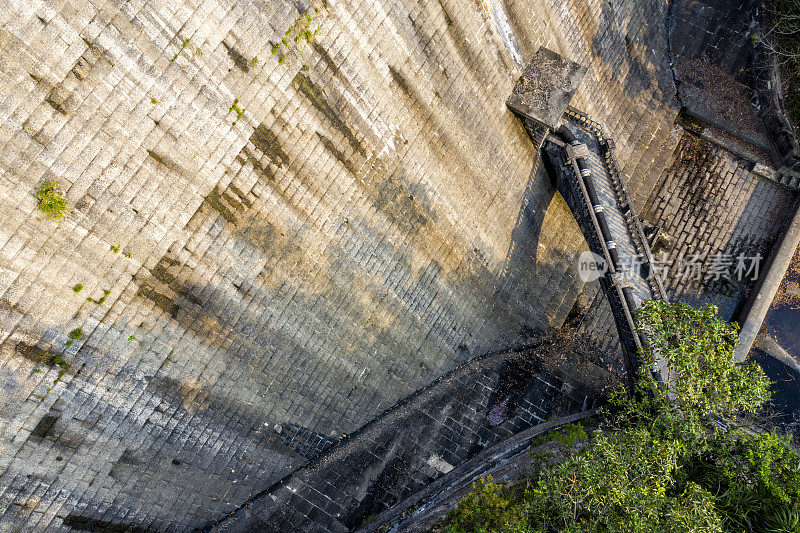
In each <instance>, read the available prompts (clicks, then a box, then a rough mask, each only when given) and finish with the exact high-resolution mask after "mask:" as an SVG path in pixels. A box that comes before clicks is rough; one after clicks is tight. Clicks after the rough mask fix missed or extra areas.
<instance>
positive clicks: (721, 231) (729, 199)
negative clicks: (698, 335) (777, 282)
mask: <svg viewBox="0 0 800 533" xmlns="http://www.w3.org/2000/svg"><path fill="white" fill-rule="evenodd" d="M752 169H753V164H752V163H750V162H748V161H745V160H743V159H742V158H740V157H738V156H736V155H734V154H732V153H730V152H728V151H727V150H725V149H724V148H721V147H720V146H718V145H716V144H714V143H711V142H709V141H707V140H705V139H703V138H701V137H699V136H697V135H695V134H693V133H690V132H686V133H685V134H684V135H683V137H682V139H681V142H680V145H679V146H678V148H677V150H676V153H675V160H674V162H673V164H672V166H671V167H670V169H669V170H668V171H667V172H666V173H665V174H664V178H663V181H662V183H660V184H659V186H658V187H657V188H656V190H655V191H654V193H653V197H652V198H651V199H650V200H649V201H648V204H647V205H646V208H645V211H644V212H643V213H642V218H643V219H646V220H649V221H650V223H651V224H652V225H654V226H660V228H661V238H660V242H661V244H660V245H656V247H655V251H656V255H657V256H660V257H661V258H662V262H661V265H660V268H662V269H665V271H666V272H667V274H666V282H665V285H666V288H667V292H668V294H669V295H670V297H671V298H672V299H674V300H677V301H683V302H686V303H689V304H692V305H695V306H697V305H702V304H705V303H712V304H715V305H717V306H718V307H719V309H720V316H721V317H722V318H723V319H725V320H732V319H735V318H736V317H737V316H738V313H739V311H740V310H741V306H742V305H743V303H744V301H745V299H746V298H747V296H748V295H749V294H750V291H752V290H753V289H754V287H755V286H756V284H755V283H754V281H753V280H752V275H753V274H755V272H753V273H752V274H750V275H745V276H743V279H742V280H741V281H740V280H739V279H738V276H737V275H736V268H737V266H738V261H737V259H736V258H737V257H738V256H739V255H742V256H745V257H756V256H757V255H759V254H760V255H761V257H762V260H761V261H760V262H759V270H760V272H759V274H760V275H763V274H764V269H765V268H766V263H767V258H768V257H769V256H770V253H771V252H772V250H773V247H774V246H775V244H776V242H777V240H778V239H779V237H780V236H781V234H782V231H783V228H784V227H785V225H786V224H787V223H788V222H789V221H790V217H789V216H788V214H790V213H794V206H795V204H796V202H797V196H796V193H795V192H794V191H791V190H789V189H787V188H784V187H782V186H781V185H778V184H777V183H775V182H773V181H772V180H769V179H766V178H763V177H761V176H759V175H757V174H755V173H753V172H752ZM715 254H718V256H719V261H716V260H715ZM725 257H727V259H725ZM681 258H683V259H684V260H685V262H684V263H681ZM693 258H696V259H697V262H695V261H694V260H693ZM728 260H731V261H732V264H729V265H727V268H723V269H721V270H720V271H719V273H715V272H714V270H713V265H714V264H715V263H716V264H717V265H719V266H726V265H724V264H723V261H724V262H727V261H728ZM752 263H753V261H751V260H748V261H747V263H746V265H745V266H746V267H747V269H748V270H749V268H750V266H751V265H752ZM691 264H695V265H696V267H692V266H690V265H691ZM687 274H688V275H687Z"/></svg>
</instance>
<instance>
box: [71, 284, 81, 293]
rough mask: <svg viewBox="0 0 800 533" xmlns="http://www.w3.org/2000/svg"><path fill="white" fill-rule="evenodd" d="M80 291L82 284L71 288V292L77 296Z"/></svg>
mask: <svg viewBox="0 0 800 533" xmlns="http://www.w3.org/2000/svg"><path fill="white" fill-rule="evenodd" d="M82 290H83V283H78V284H77V285H75V286H74V287H72V292H74V293H75V294H78V293H79V292H81V291H82Z"/></svg>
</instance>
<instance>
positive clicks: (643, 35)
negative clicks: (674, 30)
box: [590, 0, 674, 102]
mask: <svg viewBox="0 0 800 533" xmlns="http://www.w3.org/2000/svg"><path fill="white" fill-rule="evenodd" d="M643 10H644V11H643ZM637 12H638V13H637ZM666 16H667V9H666V3H665V2H620V1H619V0H607V1H604V2H602V3H601V16H600V17H598V19H599V20H600V25H599V27H598V29H597V32H596V33H595V36H594V37H593V38H592V43H591V49H590V50H591V53H593V54H594V55H595V56H596V57H598V58H600V59H601V60H602V61H603V63H604V64H605V65H606V66H607V67H608V69H609V71H610V72H612V73H619V72H624V73H625V74H624V91H625V94H626V95H628V96H629V97H630V98H636V97H638V96H640V95H642V94H643V93H644V94H646V96H647V97H648V98H652V97H653V96H654V95H653V93H654V92H655V93H656V95H655V96H656V97H657V99H658V100H660V101H662V102H671V101H672V100H673V97H674V88H673V85H672V78H671V76H670V70H669V60H668V54H667V40H666V28H665V24H663V23H662V22H661V21H663V20H666ZM621 21H622V22H621ZM620 81H622V80H620Z"/></svg>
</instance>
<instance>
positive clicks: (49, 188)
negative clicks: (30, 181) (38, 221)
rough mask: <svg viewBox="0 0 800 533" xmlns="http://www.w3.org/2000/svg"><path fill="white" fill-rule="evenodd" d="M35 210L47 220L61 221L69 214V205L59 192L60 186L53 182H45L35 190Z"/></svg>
mask: <svg viewBox="0 0 800 533" xmlns="http://www.w3.org/2000/svg"><path fill="white" fill-rule="evenodd" d="M36 200H37V206H36V207H37V208H38V209H39V211H41V212H42V213H44V214H45V216H46V217H47V218H50V219H53V220H62V219H63V218H64V217H66V216H67V213H68V212H69V203H67V198H66V197H65V196H64V193H63V192H62V191H61V186H60V185H59V184H58V183H56V182H54V181H45V182H44V183H42V184H41V185H39V188H38V189H37V190H36Z"/></svg>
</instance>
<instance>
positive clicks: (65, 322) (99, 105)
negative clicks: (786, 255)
mask: <svg viewBox="0 0 800 533" xmlns="http://www.w3.org/2000/svg"><path fill="white" fill-rule="evenodd" d="M299 6H300V9H302V10H310V13H311V14H313V10H314V9H319V13H318V14H314V15H313V17H312V19H313V22H311V23H310V28H311V29H313V30H316V29H317V28H319V31H318V32H317V34H316V37H315V39H314V42H313V43H310V44H305V45H303V44H304V42H305V39H303V38H301V39H300V40H299V41H298V42H297V44H295V43H294V39H293V37H291V38H288V39H287V43H288V44H283V43H282V42H281V39H282V38H283V37H284V36H285V35H286V34H287V31H290V30H291V28H295V30H294V32H295V33H292V34H291V35H292V36H293V35H295V34H300V35H301V36H302V34H301V32H303V31H305V29H304V28H305V27H306V26H305V25H306V22H304V19H303V17H301V16H300V13H299V9H298V8H297V7H295V6H294V5H289V4H284V3H282V2H277V1H276V2H268V3H266V4H265V3H263V2H260V1H258V2H256V1H253V2H232V1H228V0H201V1H198V2H193V3H186V2H182V1H177V0H174V1H170V0H167V1H163V2H158V3H152V2H151V3H145V2H137V1H133V2H131V1H122V0H108V1H102V0H85V1H77V2H72V3H67V2H44V1H42V0H33V1H27V0H26V1H24V2H23V1H21V0H13V1H11V0H0V43H2V47H0V48H1V49H2V53H0V125H1V126H2V127H1V128H0V376H2V378H0V379H1V381H0V387H2V394H1V395H0V435H1V437H0V531H9V530H10V531H16V530H18V529H19V528H20V527H21V525H22V524H24V525H25V528H26V529H27V530H32V531H42V530H54V529H58V528H69V527H73V528H78V527H84V528H87V527H101V526H102V527H106V526H108V527H118V526H119V527H127V526H131V527H133V528H151V529H154V530H160V531H180V530H187V529H191V528H192V527H195V526H197V525H198V524H203V523H206V522H207V521H209V520H212V519H214V518H218V517H221V516H223V515H225V514H226V513H227V512H228V511H229V510H231V509H233V508H235V507H237V506H238V505H241V503H242V502H244V501H245V500H246V499H247V498H249V497H250V496H251V495H253V494H255V493H257V492H259V491H260V490H263V489H264V488H265V487H268V486H269V485H270V484H271V483H272V482H274V481H275V480H276V479H279V478H281V477H283V476H284V475H286V474H287V473H289V472H291V471H292V470H294V469H295V468H297V467H298V466H299V465H301V464H304V463H305V462H306V461H308V460H309V459H310V458H313V457H316V456H318V455H319V453H321V451H322V450H325V449H327V448H328V447H329V446H330V445H331V444H332V443H334V442H336V441H337V440H338V439H339V437H340V436H341V435H342V434H343V433H350V432H352V431H354V430H355V429H357V428H359V427H360V426H362V425H363V424H364V423H365V422H366V421H368V420H371V419H372V418H373V417H374V416H375V415H376V414H378V413H380V412H381V411H382V410H383V409H385V408H386V407H388V406H390V405H393V404H394V403H395V402H396V401H397V400H399V399H400V398H404V397H405V396H407V395H408V394H410V393H411V392H413V391H414V390H417V389H418V388H419V387H420V386H422V385H424V384H427V383H428V382H430V381H431V380H433V379H435V378H436V377H437V376H439V375H441V374H442V373H443V372H444V371H446V370H448V369H450V368H453V367H455V366H457V365H458V364H460V363H461V362H463V361H465V360H467V359H469V358H470V357H472V356H474V355H477V354H481V353H486V352H489V351H492V350H495V349H500V348H505V347H507V346H509V345H513V344H515V343H518V342H523V341H525V340H526V339H528V338H530V337H531V336H532V335H533V334H534V333H535V332H536V331H537V330H539V329H542V328H545V327H549V326H550V325H558V324H560V323H561V322H563V320H564V318H565V317H566V315H567V313H568V312H569V310H570V308H571V307H572V304H573V302H574V300H575V297H576V295H577V294H578V292H579V291H580V289H581V286H580V283H579V282H578V281H577V280H576V279H575V275H574V270H573V268H572V263H573V258H574V257H575V255H576V254H577V253H578V252H579V251H581V250H582V248H583V246H584V244H583V242H582V238H581V237H580V233H579V231H578V229H577V225H576V224H575V223H574V221H573V219H572V216H571V214H570V213H569V211H568V209H567V208H566V206H565V205H564V203H563V201H561V200H560V197H558V196H554V192H553V190H552V189H551V188H550V186H549V184H548V183H547V180H546V179H545V178H543V177H542V175H541V174H539V173H532V172H531V169H532V168H533V167H534V161H535V154H534V152H533V150H532V149H531V148H530V143H529V141H528V139H527V138H526V135H525V133H524V131H523V128H522V126H521V125H520V123H519V121H518V120H517V118H516V117H514V115H513V114H512V113H511V112H510V111H508V110H507V109H506V108H505V106H504V101H505V98H506V97H507V95H508V93H509V92H510V90H511V87H512V86H513V83H514V81H515V80H516V78H517V77H518V76H519V74H520V68H521V65H523V64H524V58H527V57H531V55H532V54H533V53H534V52H535V50H537V49H538V48H539V46H547V47H548V48H550V49H553V50H556V51H558V52H559V53H560V54H562V55H564V56H565V57H568V58H570V59H571V60H573V61H576V62H578V63H580V64H584V65H587V66H589V67H590V72H589V73H588V74H587V75H586V77H585V79H584V82H583V84H582V87H581V88H580V89H579V90H578V92H577V93H576V95H575V98H574V99H573V102H572V103H573V105H576V106H577V107H579V108H582V109H584V110H585V111H587V112H589V113H591V114H592V115H593V116H597V117H598V118H600V119H601V120H603V121H604V122H605V123H606V125H607V126H608V128H609V130H610V134H611V135H612V136H613V137H614V138H615V139H616V140H617V141H618V145H619V146H620V149H619V158H620V161H621V165H622V167H623V170H624V171H625V172H626V173H627V174H629V175H630V176H633V178H634V179H632V180H631V184H632V188H633V189H634V192H635V195H636V197H637V199H638V201H639V202H640V203H641V202H643V201H644V199H645V198H646V197H647V196H648V195H649V193H650V191H651V190H652V187H653V184H654V183H655V182H656V179H657V177H658V176H659V174H660V171H661V169H662V168H663V167H664V166H665V165H666V164H667V162H668V159H669V156H670V154H671V153H672V150H673V147H674V144H675V142H677V138H676V136H675V135H674V132H673V130H672V123H673V119H674V116H675V112H676V110H675V108H674V106H673V98H672V96H673V88H672V86H671V81H670V75H669V70H668V65H667V59H666V57H665V55H664V54H663V51H664V50H665V43H666V40H665V24H663V21H664V20H665V18H664V17H665V10H666V6H665V5H663V4H660V3H658V4H653V5H643V4H642V3H641V2H633V1H627V2H619V1H611V2H608V1H602V2H601V1H596V0H573V1H570V2H554V1H537V2H533V3H531V2H527V1H525V2H522V1H516V0H506V1H500V0H494V1H490V2H476V3H462V2H449V1H442V2H438V1H424V2H417V1H404V0H393V1H380V2H374V1H369V2H367V1H364V2H350V1H348V2H334V1H329V2H319V3H317V4H315V5H313V6H312V5H311V4H305V3H301V4H299ZM273 49H275V50H276V52H275V53H274V54H273V52H272V51H273ZM45 179H54V180H56V181H58V182H59V183H61V184H62V186H63V187H64V189H65V191H66V193H67V196H68V199H69V201H70V204H71V205H72V206H73V210H72V213H71V215H70V216H69V217H68V219H67V220H65V221H64V222H62V223H61V224H56V223H53V222H50V221H47V220H44V219H43V218H42V217H41V216H40V215H39V214H38V212H37V211H36V208H35V200H34V196H33V192H34V190H35V189H36V185H37V183H39V182H40V181H42V180H45ZM117 247H119V252H114V251H113V250H116V249H117ZM128 255H129V256H128ZM78 283H80V284H82V285H84V287H85V288H84V289H83V291H82V292H80V293H75V292H73V290H72V288H73V287H74V286H75V285H76V284H78ZM105 291H108V293H107V294H106V293H105ZM87 298H92V300H91V301H90V300H87ZM78 327H80V328H81V329H82V331H83V337H82V338H80V339H78V340H76V341H75V342H74V343H72V344H71V345H70V346H67V334H68V332H70V331H73V330H74V329H75V328H78ZM57 358H60V359H57ZM59 361H61V362H62V363H63V365H64V367H63V369H65V370H66V372H65V373H64V375H63V376H61V377H60V379H59V378H58V377H59V373H60V370H62V367H61V366H60V363H59Z"/></svg>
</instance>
